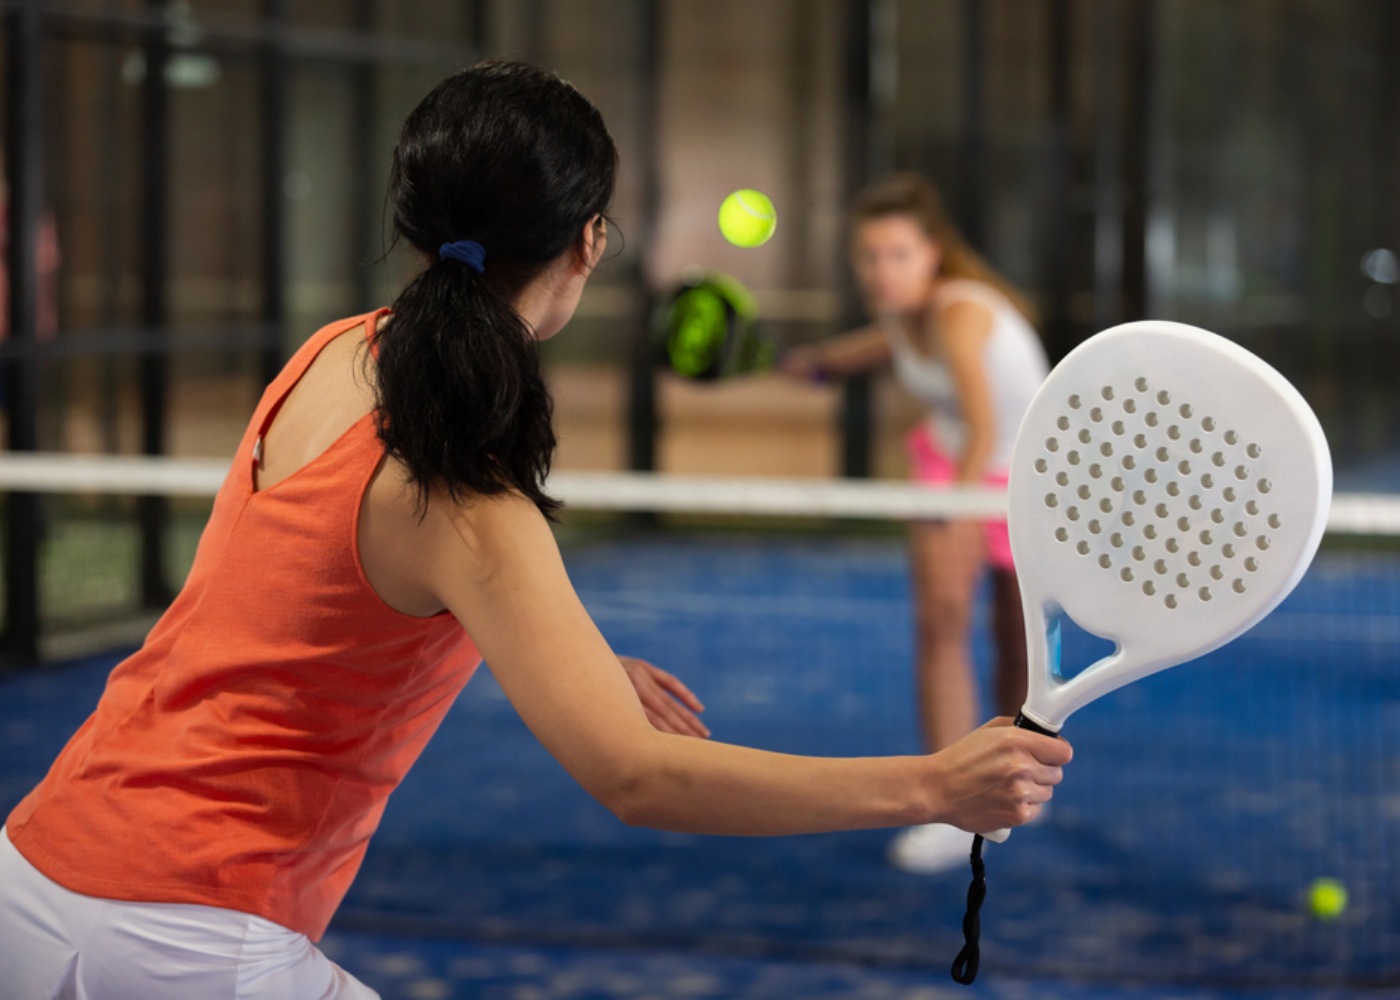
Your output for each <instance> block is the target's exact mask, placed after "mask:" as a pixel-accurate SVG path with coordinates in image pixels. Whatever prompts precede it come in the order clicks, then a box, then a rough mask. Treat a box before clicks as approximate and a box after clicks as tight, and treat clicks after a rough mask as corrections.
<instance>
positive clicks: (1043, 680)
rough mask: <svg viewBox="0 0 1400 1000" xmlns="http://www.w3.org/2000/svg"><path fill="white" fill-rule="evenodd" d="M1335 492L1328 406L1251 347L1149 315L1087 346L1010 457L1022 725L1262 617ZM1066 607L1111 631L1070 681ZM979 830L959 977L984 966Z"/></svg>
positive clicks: (1223, 639)
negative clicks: (1312, 399)
mask: <svg viewBox="0 0 1400 1000" xmlns="http://www.w3.org/2000/svg"><path fill="white" fill-rule="evenodd" d="M1331 499H1332V461H1331V457H1330V455H1329V453H1328V449H1327V439H1326V438H1325V437H1324V436H1323V433H1322V427H1321V426H1320V425H1319V424H1318V422H1317V418H1316V416H1314V415H1313V412H1312V410H1311V409H1309V408H1308V404H1307V403H1306V402H1305V401H1304V400H1303V397H1302V396H1301V395H1299V393H1298V391H1297V390H1296V389H1294V388H1293V386H1292V385H1290V384H1289V382H1288V381H1287V380H1286V379H1285V378H1284V377H1283V376H1282V375H1280V374H1279V373H1278V372H1276V371H1275V370H1274V369H1273V368H1271V367H1269V366H1268V365H1267V364H1265V363H1264V362H1263V361H1261V360H1260V359H1259V358H1257V357H1255V356H1254V355H1253V354H1251V353H1249V352H1248V351H1246V350H1245V349H1244V348H1242V347H1240V346H1238V345H1237V344H1234V343H1232V342H1230V341H1228V340H1226V339H1224V338H1223V337H1219V336H1216V335H1215V334H1213V333H1208V332H1206V331H1205V330H1201V329H1198V328H1196V327H1193V326H1187V325H1185V324H1181V323H1168V322H1160V321H1153V320H1147V321H1142V322H1137V323H1126V324H1124V325H1122V326H1116V327H1114V328H1112V329H1110V330H1106V331H1104V332H1103V333H1100V334H1098V335H1097V336H1095V337H1091V338H1090V339H1088V340H1086V341H1085V342H1084V343H1082V344H1080V345H1079V347H1077V348H1075V349H1074V350H1073V351H1071V352H1070V353H1069V354H1068V355H1067V356H1066V357H1065V359H1064V360H1063V361H1062V362H1060V364H1059V365H1057V366H1056V367H1055V369H1054V371H1052V372H1051V373H1050V376H1049V377H1048V378H1047V379H1046V380H1045V382H1044V384H1042V386H1041V387H1040V390H1039V391H1038V392H1037V393H1036V395H1035V397H1034V398H1033V399H1032V400H1031V404H1030V407H1029V408H1028V410H1027V411H1026V415H1025V418H1024V420H1023V421H1022V423H1021V428H1020V432H1019V434H1018V435H1017V438H1016V447H1015V450H1014V452H1013V455H1012V460H1011V470H1010V482H1009V484H1008V501H1009V515H1008V516H1009V524H1010V530H1011V552H1012V555H1013V557H1014V559H1015V563H1016V571H1017V575H1018V578H1019V580H1020V587H1021V601H1022V604H1023V606H1024V608H1025V617H1026V641H1027V647H1028V648H1027V653H1028V657H1027V670H1028V688H1027V697H1026V703H1025V706H1024V707H1023V708H1022V709H1021V714H1020V715H1019V716H1018V717H1017V720H1016V724H1017V725H1018V726H1024V727H1026V728H1030V729H1034V730H1036V731H1038V732H1042V733H1046V734H1049V735H1056V734H1058V733H1059V731H1060V730H1061V728H1062V727H1063V726H1064V724H1065V720H1066V719H1068V718H1069V716H1070V715H1071V714H1072V713H1073V712H1074V711H1076V710H1077V709H1079V708H1082V707H1083V706H1084V705H1086V704H1088V703H1089V702H1091V701H1093V700H1094V699H1095V698H1098V697H1100V696H1102V695H1105V694H1107V693H1108V692H1110V691H1113V690H1116V689H1117V688H1120V687H1122V686H1123V685H1124V684H1127V683H1129V682H1131V681H1135V680H1138V679H1140V678H1143V677H1146V676H1148V675H1149V674H1153V673H1156V672H1157V671H1159V670H1164V669H1166V668H1167V667H1171V666H1175V665H1176V664H1179V663H1184V662H1186V661H1187V660H1192V659H1195V658H1196V657H1198V656H1202V655H1204V654H1205V653H1208V652H1210V651H1211V650H1213V649H1216V648H1218V647H1220V646H1222V645H1224V644H1225V643H1227V642H1229V641H1230V640H1231V639H1233V638H1235V637H1236V636H1238V635H1240V634H1241V633H1242V632H1244V631H1246V630H1247V629H1249V628H1250V627H1251V626H1253V625H1254V624H1256V623H1257V622H1258V621H1259V620H1260V619H1262V618H1263V617H1264V616H1265V615H1267V614H1268V613H1269V612H1270V611H1272V610H1273V609H1274V608H1275V607H1276V606H1277V605H1278V603H1279V602H1280V601H1282V600H1283V599H1284V597H1286V596H1287V595H1288V593H1289V592H1290V591H1291V590H1292V589H1293V587H1294V586H1295V585H1296V584H1297V583H1298V581H1299V579H1301V578H1302V576H1303V573H1304V571H1306V570H1307V568H1308V564H1309V563H1310V562H1311V561H1312V558H1313V554H1314V553H1315V552H1316V551H1317V546H1318V543H1319V542H1320V541H1321V539H1322V532H1323V528H1324V526H1325V525H1326V521H1327V512H1328V508H1329V507H1330V505H1331ZM1062 616H1068V617H1069V618H1071V619H1072V620H1073V621H1075V622H1076V623H1077V624H1078V625H1080V626H1081V627H1083V628H1084V629H1085V630H1087V631H1089V632H1092V633H1094V634H1095V635H1098V636H1101V637H1103V638H1105V639H1109V640H1111V641H1112V642H1114V643H1115V645H1116V648H1115V650H1114V651H1113V653H1112V654H1110V655H1109V656H1107V657H1105V658H1104V659H1102V660H1099V661H1098V662H1097V663H1094V664H1093V665H1091V666H1089V667H1087V668H1085V669H1084V670H1083V671H1081V672H1079V673H1077V674H1073V675H1072V676H1070V677H1069V678H1068V679H1066V676H1065V674H1064V673H1063V672H1062V671H1061V666H1060V648H1059V635H1060V630H1059V622H1060V619H1061V617H1062ZM1008 834H1009V831H1006V830H1001V831H997V832H995V833H991V834H987V835H986V837H987V839H989V840H994V841H997V842H1000V841H1004V840H1005V839H1006V837H1007V835H1008ZM982 839H983V838H982V837H977V838H975V839H974V841H973V849H972V867H973V885H972V888H971V889H970V890H969V893H968V914H967V917H966V919H965V920H964V926H963V930H964V935H965V936H966V937H967V947H966V948H964V950H963V953H962V954H960V955H959V956H958V961H957V962H955V963H954V965H953V978H954V979H956V980H957V981H959V982H967V983H970V982H972V979H973V978H975V977H976V975H977V957H978V956H977V936H978V932H979V929H980V928H979V923H978V912H977V911H978V909H979V908H980V905H981V901H982V898H983V896H984V895H985V891H986V887H985V879H984V872H985V870H984V868H983V864H982V858H981V851H982Z"/></svg>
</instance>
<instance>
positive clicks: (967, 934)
mask: <svg viewBox="0 0 1400 1000" xmlns="http://www.w3.org/2000/svg"><path fill="white" fill-rule="evenodd" d="M971 860H972V884H971V885H970V886H968V888H967V913H966V914H964V915H963V947H962V951H960V952H958V957H957V958H955V959H953V970H952V972H953V982H955V983H961V984H962V985H964V986H971V985H972V983H973V982H975V981H976V979H977V969H978V966H979V965H980V964H981V961H982V951H981V939H982V916H981V914H982V901H983V900H984V899H986V898H987V865H986V863H985V862H984V861H983V860H982V835H981V834H977V835H976V836H974V837H973V838H972V857H971Z"/></svg>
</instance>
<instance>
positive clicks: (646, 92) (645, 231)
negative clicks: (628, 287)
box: [627, 0, 663, 472]
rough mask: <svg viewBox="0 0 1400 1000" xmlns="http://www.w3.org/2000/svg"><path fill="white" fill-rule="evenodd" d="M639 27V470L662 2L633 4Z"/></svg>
mask: <svg viewBox="0 0 1400 1000" xmlns="http://www.w3.org/2000/svg"><path fill="white" fill-rule="evenodd" d="M633 16H634V18H635V23H636V25H637V72H636V79H637V91H636V93H637V149H638V157H637V171H638V185H639V187H640V201H641V224H640V226H639V227H638V228H639V230H640V236H641V238H640V240H639V250H638V254H637V262H636V268H637V274H636V281H637V288H638V305H639V308H640V310H641V316H640V317H639V318H638V322H637V333H636V337H635V339H634V341H633V348H632V357H631V359H630V366H629V367H630V371H629V376H630V377H629V379H628V393H627V451H628V454H627V467H628V468H629V469H632V470H634V471H637V472H652V471H655V469H656V429H657V428H656V421H657V413H656V365H655V357H654V355H653V353H652V341H651V320H652V313H653V312H654V309H655V304H656V303H655V301H654V294H655V293H654V292H653V290H652V288H651V281H650V278H649V277H648V275H647V265H646V258H647V254H649V253H650V252H651V250H652V247H653V246H654V245H655V242H656V228H657V222H658V217H659V215H660V212H661V161H660V150H659V148H658V143H659V135H658V131H659V129H658V126H659V114H660V94H659V91H660V89H661V43H662V30H663V25H662V21H661V0H636V4H635V8H634V15H633Z"/></svg>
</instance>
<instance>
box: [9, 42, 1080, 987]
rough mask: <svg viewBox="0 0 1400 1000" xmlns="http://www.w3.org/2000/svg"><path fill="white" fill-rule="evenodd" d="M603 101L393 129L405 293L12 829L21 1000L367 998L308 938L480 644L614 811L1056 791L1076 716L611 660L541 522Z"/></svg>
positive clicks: (500, 71) (831, 813)
mask: <svg viewBox="0 0 1400 1000" xmlns="http://www.w3.org/2000/svg"><path fill="white" fill-rule="evenodd" d="M616 159H617V156H616V151H615V149H614V146H613V143H612V139H611V138H610V137H609V136H608V133H607V130H606V128H605V127H604V125H603V121H602V119H601V117H600V116H599V114H598V112H597V110H596V109H595V108H594V107H593V106H592V105H591V104H590V103H589V102H588V101H587V100H586V99H585V98H584V97H583V96H582V95H581V94H579V93H578V91H577V90H575V89H574V88H573V87H571V86H570V85H568V84H567V83H564V82H563V81H561V80H559V79H558V78H557V77H554V76H552V75H550V74H548V73H545V72H543V71H541V70H538V69H533V68H531V67H528V66H524V65H520V64H512V63H487V64H482V65H479V66H476V67H473V68H471V69H468V70H465V71H463V72H460V73H458V74H456V75H454V76H452V77H449V78H448V79H447V80H445V81H443V82H442V83H441V84H440V85H439V86H438V87H437V88H436V89H434V90H433V91H432V93H430V94H429V95H428V96H427V97H426V98H424V100H423V101H422V103H420V104H419V106H418V107H417V109H415V110H414V112H413V113H412V114H411V115H410V116H409V118H408V120H407V122H406V123H405V125H404V128H403V131H402V134H401V136H400V139H399V143H398V146H397V147H396V149H395V151H394V161H393V170H392V175H391V179H390V185H391V186H390V201H391V202H392V204H393V207H394V228H395V233H396V236H397V238H399V239H402V240H405V241H406V242H407V243H409V244H410V245H411V246H412V247H413V248H414V249H415V250H416V251H417V252H418V253H419V254H421V256H422V261H423V267H422V270H421V272H420V273H419V274H418V276H417V277H416V278H414V279H413V281H412V282H410V284H409V285H408V286H407V287H406V288H405V289H404V291H403V292H402V293H401V294H400V296H399V297H398V299H397V300H396V301H395V303H394V305H393V308H392V310H380V311H378V312H375V313H373V314H370V315H368V316H361V317H353V318H351V319H347V320H344V321H342V322H340V323H336V324H332V325H331V326H329V327H326V328H325V329H323V330H322V331H320V332H319V333H318V334H317V335H316V336H314V337H313V338H312V339H311V340H310V341H308V343H307V344H306V345H305V346H304V347H303V348H302V349H301V350H300V351H299V352H298V353H297V355H296V356H295V357H294V358H293V359H292V360H291V362H290V363H289V364H288V365H287V368H286V369H285V370H284V371H283V372H282V374H281V375H280V376H279V377H278V378H277V380H276V381H274V382H273V384H272V385H271V386H270V387H269V388H268V390H267V393H266V394H265V395H264V397H263V400H262V402H261V403H260V405H259V406H258V409H257V411H256V412H255V413H254V415H253V419H252V421H251V422H250V424H249V426H248V429H247V432H246V433H245V435H244V438H243V441H242V443H241V445H240V448H239V453H238V456H237V458H236V460H235V461H234V463H233V466H232V469H231V470H230V472H229V476H228V479H227V480H226V482H225V483H224V485H223V488H222V489H221V491H220V493H219V495H218V498H217V500H216V502H215V505H214V510H213V514H212V516H211V518H210V521H209V524H208V526H207V527H206V529H205V532H204V535H203V537H202V539H201V541H200V546H199V551H198V554H197V556H196V559H195V563H194V566H193V568H192V569H191V572H190V575H189V578H188V580H187V581H186V584H185V586H184V588H183V589H182V590H181V593H180V595H179V596H178V597H177V599H176V600H175V601H174V602H173V604H172V605H171V607H170V608H169V610H168V611H167V612H166V614H165V615H164V616H163V617H162V619H161V621H160V623H159V624H158V625H157V626H156V627H155V628H154V629H153V630H152V632H151V634H150V636H149V637H148V639H147V641H146V643H145V644H144V645H143V647H142V648H141V649H140V650H139V651H138V652H136V653H135V654H133V655H132V656H131V657H130V658H128V659H127V660H125V661H123V662H122V663H121V664H120V665H118V666H117V667H116V669H115V670H113V672H112V675H111V677H110V679H109V681H108V684H107V688H106V690H105V691H104V693H103V695H102V698H101V700H100V702H99V704H98V706H97V708H96V710H95V711H94V712H93V714H92V716H91V717H90V718H89V719H88V720H87V722H85V723H84V724H83V726H82V727H81V728H80V729H79V731H78V732H77V733H76V734H75V735H74V737H73V739H72V740H71V741H70V742H69V744H68V746H67V747H65V749H64V750H63V752H62V753H61V754H60V755H59V757H58V759H57V760H56V761H55V763H54V765H53V768H52V769H51V770H50V772H49V774H48V775H47V776H46V777H45V779H44V780H43V781H42V782H41V783H40V784H39V786H38V787H36V788H35V789H34V791H33V792H32V793H31V794H30V795H29V796H27V797H26V798H25V799H24V800H23V801H22V802H21V803H20V804H19V805H18V806H17V807H16V808H15V810H14V811H13V812H12V813H11V814H10V815H9V817H8V819H7V820H6V827H5V836H3V837H0V969H4V970H5V973H4V977H3V978H4V983H3V984H0V997H3V998H4V1000H12V998H13V1000H32V998H41V997H42V998H49V997H69V996H79V995H81V996H85V997H94V998H99V997H115V998H126V997H133V998H135V997H139V998H141V1000H164V998H167V997H168V998H171V1000H174V998H176V997H179V998H186V997H193V996H198V997H201V998H204V997H209V998H213V997H220V996H226V997H230V998H232V997H234V996H237V997H240V998H260V997H274V996H275V997H284V996H296V997H302V996H307V997H372V996H374V994H373V992H372V991H371V990H369V989H368V988H367V987H365V986H363V985H362V984H360V983H358V982H356V981H355V980H353V979H352V978H351V977H349V976H347V975H346V974H345V973H344V972H343V971H341V970H339V969H337V968H336V967H335V966H334V965H332V964H331V963H330V962H329V961H328V960H326V959H325V957H324V956H323V955H321V953H320V952H319V951H318V950H317V949H316V948H315V947H314V946H313V945H312V943H311V942H313V941H315V940H318V939H319V938H320V936H321V934H322V932H323V931H324V930H325V928H326V924H327V923H328V922H329V920H330V918H331V915H332V914H333V913H334V911H335V908H336V906H337V905H338V904H339V902H340V900H341V898H342V897H343V896H344V894H345V891H346V890H347V888H348V887H349V885H350V882H351V881H352V880H353V878H354V875H355V872H356V870H357V869H358V867H359V864H360V860H361V858H362V857H363V854H364V850H365V846H366V844H367V843H368V840H369V837H370V836H371V834H372V833H373V831H374V829H375V828H376V826H377V825H378V821H379V817H380V815H381V813H382V811H383V809H384V805H385V802H386V800H387V797H388V795H389V793H390V792H391V791H392V790H393V788H394V787H395V786H396V785H397V784H398V782H399V781H400V780H401V779H402V778H403V776H404V774H405V773H406V772H407V770H408V768H409V767H410V766H411V764H412V763H413V761H414V760H415V759H416V757H417V756H418V754H419V752H420V751H421V750H422V748H423V746H424V744H426V742H427V740H428V739H429V738H430V737H431V735H432V733H433V731H434V730H435V729H436V727H437V725H438V724H439V723H440V722H441V720H442V718H443V716H444V714H445V713H446V711H447V708H448V706H449V705H450V704H451V702H452V699H453V698H454V697H455V696H456V694H457V693H458V692H459V691H460V690H461V688H462V686H463V685H464V684H465V683H466V682H467V680H468V679H469V678H470V676H471V674H472V672H473V671H474V670H475V669H476V667H477V665H478V664H479V663H480V661H481V658H482V656H483V655H484V656H485V658H486V659H487V660H489V661H490V664H491V669H492V672H493V673H494V674H495V675H496V677H497V679H498V680H499V682H500V684H501V687H502V688H503V689H504V690H505V693H506V695H507V696H508V697H509V698H510V700H511V702H512V703H513V705H514V706H515V708H516V710H517V711H518V712H519V713H520V715H521V716H522V717H523V718H524V720H525V722H526V723H527V724H528V725H529V726H530V728H531V729H532V731H533V732H534V733H535V734H536V736H538V738H539V739H540V741H541V742H542V743H544V744H545V746H546V747H547V748H548V749H549V750H550V752H551V753H552V754H553V755H554V756H555V757H556V758H557V759H558V761H559V762H560V764H561V765H562V766H563V767H564V768H565V769H566V770H568V772H569V773H570V774H571V775H573V776H574V778H576V779H577V780H578V781H579V782H580V784H582V785H583V786H584V788H586V789H587V790H588V791H589V792H590V793H592V794H593V795H594V796H596V797H597V798H598V799H599V801H601V802H602V803H603V804H604V805H606V806H607V807H608V808H609V809H610V810H611V811H612V812H613V813H615V814H616V815H617V816H618V818H619V819H621V820H622V821H623V822H627V823H634V824H644V825H647V826H654V827H659V828H663V829H668V830H679V831H687V832H694V833H715V834H729V835H734V834H752V835H763V834H791V833H807V832H819V831H829V830H844V829H856V828H866V827H878V826H895V825H908V824H911V823H924V822H933V821H939V822H948V823H954V824H957V825H959V826H961V827H964V828H966V829H969V830H992V829H997V828H1000V827H1006V826H1015V825H1018V824H1021V823H1024V822H1026V821H1028V820H1030V819H1031V818H1033V817H1034V816H1035V814H1036V813H1037V811H1038V810H1039V809H1040V807H1041V805H1042V804H1043V803H1044V802H1046V801H1047V800H1048V799H1049V798H1050V796H1051V793H1052V789H1053V786H1054V785H1056V784H1057V783H1058V782H1059V781H1060V779H1061V777H1062V773H1061V767H1062V765H1063V764H1065V763H1066V762H1067V761H1068V760H1069V756H1070V751H1069V748H1068V746H1067V745H1066V744H1065V743H1063V742H1062V741H1058V740H1052V739H1048V738H1045V737H1041V736H1037V735H1036V734H1034V733H1030V732H1027V731H1024V730H1018V729H1013V728H1011V727H1010V724H1009V720H1006V719H999V720H997V721H995V722H993V723H990V724H989V725H987V726H985V727H983V728H982V729H980V730H977V731H976V732H974V733H972V734H971V735H969V736H967V737H966V738H964V739H962V740H960V741H958V742H957V743H954V744H953V745H952V746H949V747H948V748H947V749H945V750H943V751H941V752H939V753H936V754H932V755H929V756H916V757H889V758H858V759H826V758H814V757H796V756H789V755H783V754H775V753H767V752H762V751H758V750H752V749H747V748H743V747H738V746H732V745H726V744H720V743H715V742H712V741H710V740H708V739H707V738H706V737H708V732H707V731H706V729H705V728H704V726H703V724H702V723H701V722H700V721H699V719H698V717H697V716H696V715H695V712H697V711H699V710H700V707H701V706H700V704H699V702H698V701H696V699H695V698H694V696H693V695H692V694H691V693H690V692H689V691H688V690H687V689H686V688H685V687H684V685H682V684H681V683H680V682H679V681H677V680H676V679H675V678H673V677H671V676H670V675H668V674H666V673H664V672H663V671H661V670H659V669H657V668H655V667H653V666H651V665H649V664H646V663H642V662H641V661H637V660H627V659H620V658H619V657H618V656H617V655H615V654H614V653H613V652H612V650H610V649H609V648H608V645H607V643H606V642H605V641H604V640H603V637H602V636H601V635H600V634H599V632H598V629H597V627H596V626H595V625H594V624H593V622H592V620H591V619H590V618H589V616H588V613H587V612H586V611H585V610H584V608H583V606H582V605H581V604H580V603H579V599H578V597H577V596H576V595H575V593H574V591H573V588H572V586H571V585H570V583H569V579H568V576H567V575H566V573H565V571H564V566H563V563H562V561H561V559H560V555H559V550H558V548H557V546H556V545H555V541H554V537H553V535H552V534H551V532H550V527H549V516H550V514H551V513H552V512H553V511H554V510H556V509H557V507H558V504H557V502H556V501H555V500H553V499H552V498H550V497H549V496H548V495H547V494H546V493H545V491H544V482H545V479H546V476H547V474H548V471H549V465H550V457H551V454H552V452H553V449H554V434H553V431H552V429H551V425H550V397H549V392H548V389H547V387H546V385H545V382H544V379H543V377H542V374H541V371H540V365H539V355H538V342H539V341H540V340H543V339H545V338H547V337H551V336H553V335H554V334H555V333H557V332H558V331H559V330H560V329H561V328H562V327H563V326H564V325H565V324H566V323H567V322H568V320H569V319H570V317H571V316H572V315H573V312H574V308H575V306H576V305H577V303H578V299H579V295H580V293H581V292H582V290H583V286H584V283H585V281H586V280H587V279H588V276H589V275H590V274H591V273H592V271H593V268H594V267H595V266H596V265H597V263H598V261H599V259H600V258H601V257H602V255H603V252H604V248H605V246H606V243H607V222H606V218H605V216H604V212H605V211H606V209H607V207H608V203H609V201H610V199H611V197H612V192H613V178H614V172H615V169H616Z"/></svg>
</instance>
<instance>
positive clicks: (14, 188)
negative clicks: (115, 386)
mask: <svg viewBox="0 0 1400 1000" xmlns="http://www.w3.org/2000/svg"><path fill="white" fill-rule="evenodd" d="M41 28H42V26H41V24H40V20H39V3H38V2H37V0H27V2H25V3H22V4H19V5H11V7H10V9H9V11H8V12H7V13H6V14H5V168H6V169H5V177H6V181H7V183H8V185H9V205H8V213H9V226H8V229H9V232H8V234H7V237H8V248H7V251H8V252H7V254H6V261H5V266H6V267H7V268H8V270H9V296H10V300H9V315H8V317H7V319H8V323H9V335H10V345H11V347H12V348H13V350H14V353H13V354H11V355H10V357H9V359H8V360H7V362H6V364H5V415H6V419H7V425H8V428H9V433H8V440H7V441H6V446H7V447H8V448H9V449H10V450H11V451H34V450H35V449H36V448H37V447H38V424H39V420H38V418H39V358H38V353H37V350H36V333H37V331H38V320H39V254H38V247H39V226H40V219H41V215H42V212H43V204H44V192H43V169H44V162H43V148H44V132H43V124H44V117H43V90H42V83H43V65H42V62H41V60H42V58H43V52H42V48H41V44H42V41H43V37H42V30H41ZM5 557H6V558H5V630H4V634H3V645H4V651H5V654H6V656H7V658H10V659H13V660H15V661H18V662H33V661H34V660H36V659H37V658H38V654H39V498H38V497H37V496H35V495H34V494H32V493H12V494H10V496H9V497H8V498H7V500H6V504H5Z"/></svg>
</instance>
